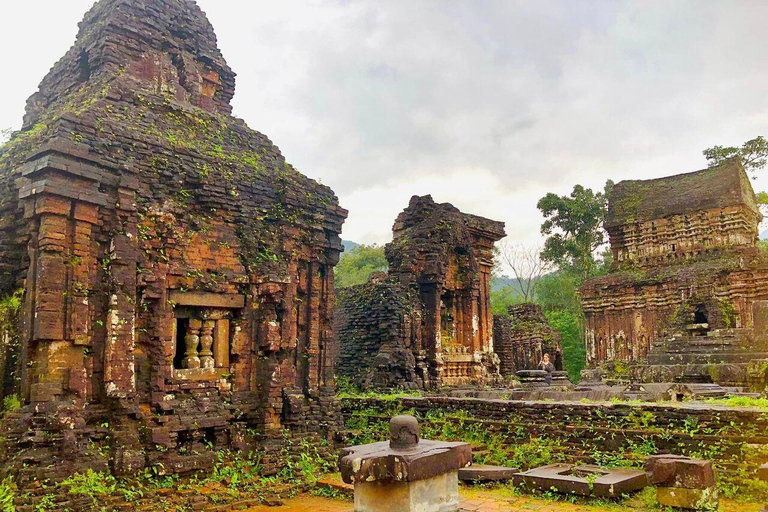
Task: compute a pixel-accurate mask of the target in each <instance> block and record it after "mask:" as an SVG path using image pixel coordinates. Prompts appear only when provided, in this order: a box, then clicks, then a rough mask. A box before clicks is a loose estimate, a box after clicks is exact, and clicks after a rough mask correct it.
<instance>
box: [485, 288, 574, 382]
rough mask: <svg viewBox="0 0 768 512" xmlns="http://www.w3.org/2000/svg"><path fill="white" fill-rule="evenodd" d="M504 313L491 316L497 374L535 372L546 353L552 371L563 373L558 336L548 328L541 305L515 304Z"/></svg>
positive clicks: (511, 374) (558, 334)
mask: <svg viewBox="0 0 768 512" xmlns="http://www.w3.org/2000/svg"><path fill="white" fill-rule="evenodd" d="M508 313H509V314H508V315H494V340H495V342H496V349H495V350H496V353H497V354H498V355H499V359H500V360H501V374H502V375H503V376H504V377H508V376H512V377H513V376H514V375H515V372H517V371H519V370H536V369H538V368H539V362H540V361H541V360H542V358H543V357H544V354H549V357H550V361H551V362H552V364H554V365H555V370H557V371H561V370H563V351H562V347H561V337H560V333H558V332H557V331H556V330H554V329H552V327H550V325H549V322H548V321H547V318H546V317H545V316H544V313H543V312H542V311H541V305H539V304H532V303H524V304H516V305H514V306H509V308H508ZM496 333H498V335H499V338H497V337H496Z"/></svg>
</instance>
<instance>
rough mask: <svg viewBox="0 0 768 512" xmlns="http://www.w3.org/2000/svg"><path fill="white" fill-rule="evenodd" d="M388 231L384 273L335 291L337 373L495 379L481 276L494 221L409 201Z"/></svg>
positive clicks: (408, 382) (403, 380)
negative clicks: (388, 241) (337, 348)
mask: <svg viewBox="0 0 768 512" xmlns="http://www.w3.org/2000/svg"><path fill="white" fill-rule="evenodd" d="M392 232H393V240H392V242H391V243H389V244H387V246H386V257H387V261H388V262H389V272H388V275H387V276H380V275H376V276H374V278H373V279H372V280H371V282H369V283H366V284H363V285H358V286H355V287H351V288H350V289H348V290H344V291H342V292H341V293H340V296H339V301H338V308H337V311H336V315H337V320H336V322H337V323H336V330H337V332H338V337H339V359H338V361H339V363H338V372H339V374H340V375H344V376H347V377H350V378H352V379H353V380H354V381H355V382H356V383H358V384H363V385H378V386H379V387H414V388H423V389H430V388H435V387H441V386H461V385H468V384H477V385H485V384H491V383H495V382H496V383H497V382H499V379H500V376H499V370H498V356H496V354H495V353H494V350H493V321H492V318H493V316H492V314H491V303H490V290H491V288H490V278H491V270H492V267H493V245H494V243H495V242H496V241H498V240H500V239H501V238H503V237H504V236H505V233H504V224H503V223H502V222H497V221H493V220H489V219H485V218H482V217H478V216H475V215H470V214H466V213H462V212H460V211H459V210H458V209H457V208H455V207H454V206H453V205H450V204H448V203H436V202H435V201H434V200H433V199H432V197H430V196H422V197H419V196H414V197H413V198H411V201H410V204H409V205H408V207H407V208H406V209H405V210H404V211H403V212H402V213H401V214H400V215H399V216H398V217H397V219H396V220H395V224H394V227H393V229H392Z"/></svg>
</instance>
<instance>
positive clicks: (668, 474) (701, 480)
mask: <svg viewBox="0 0 768 512" xmlns="http://www.w3.org/2000/svg"><path fill="white" fill-rule="evenodd" d="M645 470H646V472H647V473H648V478H649V480H650V483H651V484H653V485H657V486H662V487H681V488H685V489H706V488H708V487H714V486H715V484H716V483H717V478H716V477H715V469H714V466H713V465H712V461H711V460H701V459H694V458H691V457H685V456H681V455H669V454H662V455H651V456H650V457H648V458H647V459H646V461H645Z"/></svg>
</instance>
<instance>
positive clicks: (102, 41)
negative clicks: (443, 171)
mask: <svg viewBox="0 0 768 512" xmlns="http://www.w3.org/2000/svg"><path fill="white" fill-rule="evenodd" d="M83 52H85V54H86V56H87V58H82V55H83ZM233 92H234V74H233V73H232V72H231V70H229V68H228V67H227V66H226V63H225V62H224V61H223V59H222V58H221V55H220V53H218V50H216V49H215V36H214V35H213V32H212V29H211V27H210V24H209V23H208V22H207V20H205V18H204V16H203V14H202V12H201V11H200V10H199V8H198V7H197V6H196V5H195V4H194V2H191V1H187V0H157V1H154V2H146V3H145V2H141V1H138V0H103V1H102V2H99V3H98V4H96V5H95V6H94V7H93V9H92V10H91V11H90V13H89V14H88V15H87V16H86V19H85V21H84V22H83V24H82V25H81V32H80V34H79V36H78V40H77V42H76V43H75V46H74V47H73V49H72V50H70V52H68V53H67V55H66V56H65V58H64V59H62V61H60V62H59V63H58V64H57V65H56V66H55V67H54V68H53V69H52V70H51V72H50V74H49V75H48V77H46V79H44V81H43V82H42V84H41V90H40V92H39V93H37V94H35V95H34V96H33V97H32V98H31V100H30V102H29V106H28V113H27V117H26V121H25V129H24V131H22V132H21V133H18V134H15V135H14V137H13V138H12V140H11V141H10V142H9V144H8V145H7V147H5V148H4V149H3V152H2V155H0V189H1V190H2V191H3V192H4V194H3V195H2V198H1V199H0V231H1V232H2V234H3V235H4V236H3V240H4V242H3V245H0V265H6V266H7V268H8V275H9V276H10V277H8V278H6V279H5V280H4V281H2V291H3V292H4V293H5V294H6V296H8V295H10V294H11V293H13V290H14V289H15V288H16V287H23V289H24V294H23V306H22V312H21V317H22V321H21V324H22V325H21V329H20V331H21V332H20V333H19V334H20V336H21V350H20V356H19V363H18V364H17V365H16V364H15V365H11V366H13V368H11V367H9V365H6V370H7V371H6V374H8V371H10V370H13V369H14V368H18V369H19V370H20V371H21V372H22V378H21V390H20V391H21V395H22V398H23V400H25V401H26V402H28V403H30V404H31V405H30V406H29V407H26V408H24V409H22V410H21V411H20V412H19V413H18V414H16V415H14V416H12V417H9V418H8V421H7V422H5V423H4V425H3V427H4V431H5V432H6V437H7V439H8V442H9V443H10V445H11V446H18V447H20V448H21V449H20V450H9V451H6V455H7V456H11V457H12V460H7V461H6V465H5V467H6V468H9V469H10V468H17V469H19V470H23V471H24V472H25V473H24V474H23V478H22V479H24V478H28V479H42V478H48V477H51V478H57V477H61V476H68V475H69V474H71V472H72V471H73V470H75V469H78V468H81V466H82V465H83V464H84V465H85V466H92V467H94V468H97V467H101V465H105V464H109V466H110V467H111V469H113V470H114V471H115V472H130V471H135V470H136V469H137V468H140V467H142V466H144V465H147V464H156V463H162V464H163V467H165V468H166V470H167V471H168V472H169V473H175V472H184V471H190V470H194V469H199V468H202V467H206V465H210V464H211V463H212V461H213V459H212V457H213V454H212V453H211V452H210V451H208V450H207V449H206V446H210V445H213V446H214V447H215V448H217V449H218V448H222V447H237V448H242V449H263V448H265V447H266V448H271V449H273V452H274V453H278V454H279V453H280V449H279V446H280V444H281V443H282V436H283V430H284V429H285V428H286V427H290V428H291V429H293V430H292V432H294V434H296V435H305V436H310V437H313V438H317V437H318V436H324V435H327V436H332V435H333V432H334V431H335V430H338V429H339V428H340V424H339V418H338V417H337V416H336V415H335V414H336V413H335V408H334V406H333V403H332V398H331V397H332V394H333V373H334V368H333V357H332V353H333V343H334V336H333V326H332V316H333V313H332V304H333V297H334V290H333V266H334V265H335V264H336V262H337V261H338V256H339V252H340V251H341V249H342V246H341V243H340V238H339V233H340V231H341V224H342V222H343V220H344V218H345V217H346V211H345V210H343V209H342V208H340V207H339V206H338V200H337V198H336V197H335V195H334V194H333V192H332V191H331V190H330V189H329V188H328V187H325V186H323V185H320V184H318V183H316V182H315V181H313V180H310V179H308V178H306V177H304V176H303V175H301V174H300V173H298V172H297V171H296V170H295V169H293V168H292V167H291V166H290V165H288V164H286V162H285V159H284V158H283V156H282V155H281V153H280V151H279V149H278V148H277V147H276V146H274V145H273V144H272V142H271V141H269V139H267V137H265V136H264V135H262V134H260V133H258V132H255V131H252V130H250V129H249V128H248V127H247V126H246V125H245V124H244V123H243V122H242V121H240V120H237V119H235V118H232V117H230V116H229V115H228V113H229V111H230V107H229V99H230V98H231V97H232V94H233ZM5 235H7V238H6V236H5ZM5 240H8V242H7V243H6V242H5ZM20 255H23V256H20ZM63 411H67V412H66V414H65V413H64V412H63ZM40 415H42V416H40ZM45 418H47V419H45ZM104 422H106V423H109V424H110V426H111V431H112V434H110V435H109V436H106V437H105V436H104V435H103V433H102V432H101V430H100V428H99V427H98V425H99V424H102V423H104ZM29 429H32V431H36V430H37V429H44V430H45V431H46V432H50V436H49V437H48V438H46V437H44V436H42V435H41V436H37V437H35V436H32V437H30V436H29V435H27V434H26V433H25V432H27V431H28V430H29ZM41 431H42V430H41ZM292 435H293V434H292ZM57 439H58V440H61V439H64V440H66V443H61V442H58V443H57V442H55V441H56V440H57ZM94 443H96V444H99V443H107V444H108V449H107V451H108V452H110V455H109V457H108V460H105V458H104V457H102V455H100V454H102V453H103V452H101V451H100V452H98V453H90V452H89V450H90V449H91V448H89V447H91V446H93V445H94ZM155 447H160V449H155ZM180 448H183V449H180ZM267 451H268V454H267V456H266V457H265V465H266V466H267V467H268V468H276V467H277V466H278V465H279V464H280V461H279V460H278V457H273V458H270V457H271V455H270V453H271V452H269V450H267ZM53 460H60V461H65V462H66V463H62V464H53V465H52V464H51V461H53Z"/></svg>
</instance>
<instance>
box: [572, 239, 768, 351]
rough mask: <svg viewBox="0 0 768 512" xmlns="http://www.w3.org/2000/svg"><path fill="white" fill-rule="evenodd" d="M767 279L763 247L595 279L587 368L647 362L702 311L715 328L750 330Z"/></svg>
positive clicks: (587, 309) (584, 294) (590, 291)
mask: <svg viewBox="0 0 768 512" xmlns="http://www.w3.org/2000/svg"><path fill="white" fill-rule="evenodd" d="M767 280H768V259H766V257H765V255H763V254H762V253H761V252H760V251H759V250H758V249H752V250H750V251H742V252H740V253H738V254H733V255H732V256H731V257H726V258H718V259H714V260H709V261H707V260H705V261H699V262H697V263H691V264H687V265H680V266H671V267H665V268H658V269H650V270H647V271H636V272H620V273H613V274H609V275H607V276H603V277H600V278H596V279H592V280H590V281H588V282H587V283H585V285H584V286H583V287H582V289H581V298H582V308H583V310H584V315H585V318H586V344H587V364H588V366H595V365H599V364H601V363H603V362H606V361H626V362H632V361H639V360H642V359H645V358H646V357H647V355H648V352H649V351H650V348H651V342H652V341H653V340H655V339H658V338H663V337H666V336H671V335H674V334H676V333H683V332H684V331H685V329H686V326H687V325H690V324H695V323H696V316H697V315H696V314H697V312H699V314H703V315H704V316H705V317H706V319H707V324H708V328H709V329H710V330H716V329H727V328H747V329H748V328H751V327H752V326H753V319H752V304H753V303H754V302H755V301H757V300H765V299H766V298H768V289H767V288H766V287H765V284H764V283H766V282H768V281H767Z"/></svg>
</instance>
